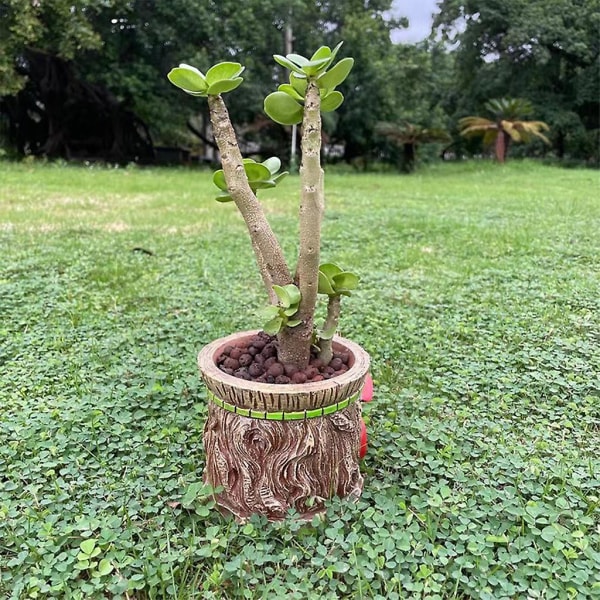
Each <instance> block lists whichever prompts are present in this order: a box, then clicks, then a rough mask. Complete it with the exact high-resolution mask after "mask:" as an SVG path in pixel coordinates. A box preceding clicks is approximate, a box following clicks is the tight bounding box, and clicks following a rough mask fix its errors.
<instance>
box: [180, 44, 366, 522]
mask: <svg viewBox="0 0 600 600" xmlns="http://www.w3.org/2000/svg"><path fill="white" fill-rule="evenodd" d="M340 46H341V44H339V45H338V46H336V47H335V48H334V49H333V50H331V49H330V48H329V47H327V46H322V47H321V48H319V49H318V50H317V51H316V52H315V53H314V54H313V55H312V56H311V57H310V58H305V57H303V56H300V55H297V54H289V55H287V56H279V55H275V56H274V58H275V60H276V61H277V63H279V64H280V65H282V66H283V67H285V68H286V69H288V70H289V72H290V73H289V83H285V84H283V85H280V86H279V88H278V90H277V91H275V92H274V93H272V94H270V95H268V96H267V97H266V99H265V101H264V109H265V112H266V113H267V115H268V116H269V117H270V118H271V119H273V120H274V121H275V122H277V123H279V124H282V125H296V124H301V128H302V129H301V150H302V158H301V165H300V177H299V179H300V211H299V254H298V261H297V265H296V268H295V270H294V271H292V270H291V269H290V266H289V265H288V264H287V262H286V259H285V257H284V254H283V251H282V249H281V246H280V244H279V242H278V241H277V239H276V237H275V234H274V233H273V231H272V229H271V227H270V225H269V223H268V221H267V219H266V217H265V214H264V211H263V209H262V207H261V204H260V202H259V201H258V199H257V193H258V192H259V190H260V191H261V192H262V190H264V189H267V188H272V187H274V186H276V185H277V184H278V183H279V181H281V179H282V178H283V177H284V176H285V175H286V174H287V173H285V172H283V173H280V172H279V171H280V167H281V162H280V160H279V159H277V158H269V159H267V160H265V161H263V162H256V161H254V160H252V159H249V158H243V157H242V155H241V152H240V149H239V146H238V143H237V139H236V134H235V131H234V128H233V126H232V123H231V121H230V118H229V114H228V111H227V108H226V105H225V103H224V101H223V97H222V96H223V95H224V94H225V93H227V92H230V91H232V90H234V89H235V88H237V87H238V86H239V85H240V84H241V83H242V77H241V74H242V72H243V70H244V67H242V66H241V65H240V64H239V63H235V62H222V63H219V64H217V65H215V66H213V67H211V68H210V69H209V70H208V71H207V72H206V74H204V73H202V72H201V71H199V70H198V69H196V68H195V67H192V66H190V65H186V64H182V65H180V66H179V67H177V68H174V69H172V70H171V71H170V72H169V74H168V78H169V80H170V81H171V82H172V83H173V84H174V85H176V86H177V87H179V88H181V89H183V90H184V91H185V92H187V93H188V94H192V95H194V96H200V97H205V98H207V100H208V106H209V112H210V119H211V123H212V128H213V134H214V137H215V141H216V143H217V145H218V147H219V151H220V154H221V161H222V169H220V170H219V171H217V172H216V173H215V174H214V178H213V181H214V183H215V184H216V186H217V187H218V188H219V190H220V192H219V195H218V196H217V200H219V201H221V202H233V203H235V205H236V206H237V208H238V209H239V211H240V213H241V214H242V216H243V218H244V220H245V223H246V225H247V228H248V232H249V234H250V240H251V243H252V248H253V250H254V255H255V258H256V263H257V265H258V269H259V272H260V274H261V276H262V279H263V282H264V284H265V289H266V291H267V294H268V296H269V300H270V305H269V306H268V307H267V308H266V312H265V324H264V326H263V329H262V330H257V331H247V332H241V333H234V334H232V335H231V336H228V337H226V338H222V339H219V340H216V341H214V342H213V343H211V344H209V345H208V346H206V347H205V348H203V349H202V351H201V352H200V354H199V356H198V365H199V369H200V373H201V376H202V378H203V380H204V382H205V384H206V386H207V388H208V396H209V408H208V418H207V422H206V425H205V429H204V446H205V451H206V468H205V474H204V477H205V481H206V482H207V483H208V484H210V485H212V486H213V487H215V488H218V489H219V490H221V491H219V493H218V494H217V503H218V504H219V505H220V506H221V507H223V508H225V509H227V510H228V511H230V512H231V513H233V514H234V515H235V516H236V517H237V518H240V519H244V518H246V517H248V516H249V515H251V514H253V513H259V514H263V515H266V516H267V517H268V518H269V519H280V518H283V517H284V516H285V515H286V513H287V512H288V511H289V510H290V509H295V510H296V511H297V512H298V513H299V514H300V515H302V516H304V517H310V516H312V515H313V514H315V513H317V512H320V511H322V510H323V508H324V502H325V500H326V499H328V498H330V497H332V496H340V497H350V498H356V497H358V496H359V494H360V493H361V491H362V485H363V478H362V475H361V473H360V468H359V452H361V448H362V449H363V450H364V423H362V419H361V409H360V402H359V401H358V400H360V398H359V396H360V393H361V390H362V388H363V386H364V383H365V378H366V377H367V374H368V369H369V357H368V355H367V354H366V352H365V351H364V350H363V349H362V348H360V346H358V345H357V344H354V343H352V342H351V341H349V340H345V339H342V338H341V337H339V336H337V335H335V332H336V330H337V327H338V321H339V315H340V303H341V300H342V298H343V297H344V296H349V295H351V293H352V291H353V290H354V289H355V288H356V285H357V284H358V277H357V276H356V275H355V274H353V273H351V272H349V271H346V270H344V269H342V268H340V267H339V266H338V265H336V264H332V263H321V261H320V246H321V240H320V238H321V222H322V218H323V210H324V173H323V170H322V168H321V162H320V156H321V135H322V133H321V112H322V111H333V110H335V109H336V108H338V107H339V106H340V104H341V103H342V101H343V96H342V94H341V93H340V92H339V91H337V90H336V87H337V86H339V85H340V84H341V83H342V82H343V81H344V80H345V79H346V77H347V76H348V73H349V72H350V70H351V68H352V65H353V62H354V61H353V59H352V58H343V59H341V60H339V61H338V62H335V59H336V55H337V53H338V51H339V49H340ZM319 294H321V295H323V296H324V297H325V298H326V299H327V316H326V318H325V322H324V323H323V325H322V327H319V328H318V327H317V324H316V323H315V309H316V306H317V298H318V296H319Z"/></svg>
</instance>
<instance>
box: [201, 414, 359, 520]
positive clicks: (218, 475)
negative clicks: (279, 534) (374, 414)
mask: <svg viewBox="0 0 600 600" xmlns="http://www.w3.org/2000/svg"><path fill="white" fill-rule="evenodd" d="M360 414H361V406H360V402H355V403H353V404H351V405H350V406H349V407H348V408H346V409H344V410H342V411H339V412H337V413H335V414H332V415H328V416H325V417H319V418H315V419H308V420H303V421H288V422H285V423H282V422H278V421H264V420H259V419H249V418H247V417H241V416H239V415H236V414H234V413H231V412H229V411H226V410H223V409H222V408H220V407H218V406H216V405H215V404H210V406H209V410H208V419H207V422H206V425H205V428H204V446H205V449H206V468H205V474H204V478H205V481H206V482H207V483H209V484H210V485H212V486H214V487H216V486H223V488H224V491H223V492H222V493H221V494H219V495H218V497H217V503H218V505H219V506H221V507H222V508H224V509H226V510H228V511H229V512H231V513H232V514H233V515H234V516H235V517H236V518H237V519H238V520H244V519H246V518H248V517H249V516H250V515H252V514H254V513H257V514H261V515H264V516H266V517H267V518H268V519H269V520H278V519H282V518H284V517H285V515H286V512H287V511H288V510H289V509H290V508H294V509H296V511H298V513H299V514H300V516H301V517H302V518H306V519H310V518H312V516H313V515H315V514H317V513H319V512H322V511H323V510H324V502H325V500H327V499H328V498H331V497H333V496H339V497H342V498H352V499H357V498H358V497H359V496H360V494H361V492H362V486H363V477H362V475H361V473H360V467H359V457H358V453H359V444H360V442H359V436H360Z"/></svg>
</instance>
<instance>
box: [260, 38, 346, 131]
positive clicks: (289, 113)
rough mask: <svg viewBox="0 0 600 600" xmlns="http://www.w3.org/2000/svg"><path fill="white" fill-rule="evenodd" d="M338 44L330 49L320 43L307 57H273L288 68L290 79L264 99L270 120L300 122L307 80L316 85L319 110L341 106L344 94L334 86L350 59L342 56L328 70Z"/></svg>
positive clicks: (331, 109)
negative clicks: (309, 56) (319, 101)
mask: <svg viewBox="0 0 600 600" xmlns="http://www.w3.org/2000/svg"><path fill="white" fill-rule="evenodd" d="M341 46H342V43H341V42H340V43H339V44H338V45H337V46H336V47H335V48H334V49H333V50H331V48H329V46H321V47H320V48H319V49H318V50H317V51H316V52H315V53H314V54H313V55H312V56H311V58H310V59H308V58H306V57H304V56H301V55H299V54H288V55H287V56H280V55H279V54H275V55H274V56H273V58H274V59H275V60H276V61H277V62H278V63H279V64H280V65H281V66H282V67H285V68H286V69H289V70H290V82H289V83H284V84H282V85H280V86H279V88H278V91H277V92H273V93H272V94H269V95H268V96H267V97H266V98H265V101H264V110H265V112H266V113H267V115H268V116H269V117H270V118H271V119H272V120H273V121H275V122H276V123H279V124H280V125H297V124H298V123H301V122H302V117H303V114H304V108H303V106H304V95H305V93H306V86H307V83H308V81H309V80H310V79H314V80H315V81H316V83H317V85H318V86H319V95H320V97H321V111H322V112H333V111H334V110H336V109H337V108H339V107H340V106H341V104H342V102H343V101H344V96H343V95H342V94H341V93H340V92H338V91H337V90H336V89H335V88H336V87H337V86H338V85H340V84H341V83H343V82H344V81H345V79H346V77H348V75H349V74H350V71H351V70H352V66H353V65H354V59H353V58H344V59H342V60H341V61H340V62H338V63H337V64H336V65H335V66H333V67H331V69H329V67H330V66H331V64H332V63H333V61H334V60H335V57H336V55H337V53H338V50H339V49H340V47H341Z"/></svg>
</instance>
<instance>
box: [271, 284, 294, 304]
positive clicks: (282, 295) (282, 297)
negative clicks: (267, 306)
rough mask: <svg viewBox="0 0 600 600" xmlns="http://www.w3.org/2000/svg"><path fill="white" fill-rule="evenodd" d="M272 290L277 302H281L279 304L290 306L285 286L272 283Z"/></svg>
mask: <svg viewBox="0 0 600 600" xmlns="http://www.w3.org/2000/svg"><path fill="white" fill-rule="evenodd" d="M273 291H274V292H275V294H276V295H277V298H279V303H280V304H281V306H283V307H284V308H289V307H290V306H291V304H292V302H291V300H290V295H289V294H288V291H287V290H286V289H285V287H282V286H280V285H274V286H273Z"/></svg>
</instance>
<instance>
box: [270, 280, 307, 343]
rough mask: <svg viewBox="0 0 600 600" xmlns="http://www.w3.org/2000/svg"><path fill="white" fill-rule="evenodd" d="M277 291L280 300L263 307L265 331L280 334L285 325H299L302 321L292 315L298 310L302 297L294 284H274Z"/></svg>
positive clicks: (274, 289)
mask: <svg viewBox="0 0 600 600" xmlns="http://www.w3.org/2000/svg"><path fill="white" fill-rule="evenodd" d="M273 291H274V292H275V294H276V296H277V298H278V300H279V302H278V303H277V304H276V305H274V304H272V305H270V306H267V307H266V308H265V309H263V317H264V318H265V323H264V324H263V327H262V329H263V331H265V332H266V333H268V334H270V335H276V334H278V333H279V332H280V331H281V330H282V329H283V328H284V327H297V326H298V325H300V323H301V321H299V320H298V319H293V318H292V317H293V316H294V315H295V314H296V313H297V312H298V308H299V306H300V300H301V298H302V296H301V294H300V290H299V289H298V288H297V287H296V286H295V285H294V284H293V283H290V284H288V285H284V286H281V285H274V286H273Z"/></svg>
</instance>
